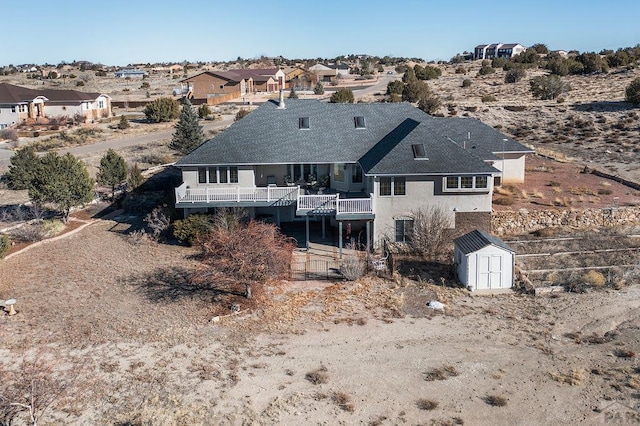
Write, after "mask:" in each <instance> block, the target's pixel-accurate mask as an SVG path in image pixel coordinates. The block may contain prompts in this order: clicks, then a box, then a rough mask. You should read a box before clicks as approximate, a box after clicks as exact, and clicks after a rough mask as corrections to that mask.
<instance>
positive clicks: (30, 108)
mask: <svg viewBox="0 0 640 426" xmlns="http://www.w3.org/2000/svg"><path fill="white" fill-rule="evenodd" d="M76 114H81V115H83V116H84V117H86V118H87V119H94V118H101V117H109V116H110V115H111V97H109V96H108V95H106V94H103V93H86V92H78V91H76V90H56V89H30V88H27V87H22V86H14V85H12V84H8V83H0V129H2V128H4V127H8V126H11V125H13V124H17V123H21V122H23V121H26V120H29V119H34V120H35V119H37V118H40V117H47V118H51V117H59V116H69V117H71V116H74V115H76Z"/></svg>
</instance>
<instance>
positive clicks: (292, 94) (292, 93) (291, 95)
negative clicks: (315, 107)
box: [288, 87, 298, 99]
mask: <svg viewBox="0 0 640 426" xmlns="http://www.w3.org/2000/svg"><path fill="white" fill-rule="evenodd" d="M288 99H298V94H297V93H296V88H295V87H291V90H290V91H289V97H288Z"/></svg>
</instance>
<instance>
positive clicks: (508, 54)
mask: <svg viewBox="0 0 640 426" xmlns="http://www.w3.org/2000/svg"><path fill="white" fill-rule="evenodd" d="M525 50H527V48H526V47H524V46H523V45H521V44H519V43H505V44H503V43H492V44H479V45H477V46H476V47H475V49H474V50H473V59H493V58H507V59H509V58H513V57H514V56H516V55H519V54H520V53H522V52H524V51H525Z"/></svg>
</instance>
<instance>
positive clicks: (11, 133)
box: [0, 128, 18, 142]
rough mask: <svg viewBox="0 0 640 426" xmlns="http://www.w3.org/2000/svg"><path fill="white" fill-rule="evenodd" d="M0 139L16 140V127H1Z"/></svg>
mask: <svg viewBox="0 0 640 426" xmlns="http://www.w3.org/2000/svg"><path fill="white" fill-rule="evenodd" d="M0 139H6V140H10V141H12V142H15V141H17V140H18V131H17V130H16V129H9V128H6V129H2V130H1V131H0Z"/></svg>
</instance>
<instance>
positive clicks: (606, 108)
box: [572, 101, 636, 112]
mask: <svg viewBox="0 0 640 426" xmlns="http://www.w3.org/2000/svg"><path fill="white" fill-rule="evenodd" d="M572 108H573V110H575V111H580V112H622V111H629V110H632V109H636V107H635V106H634V105H633V104H631V103H629V102H626V101H594V102H586V103H581V104H577V103H576V104H573V105H572Z"/></svg>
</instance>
